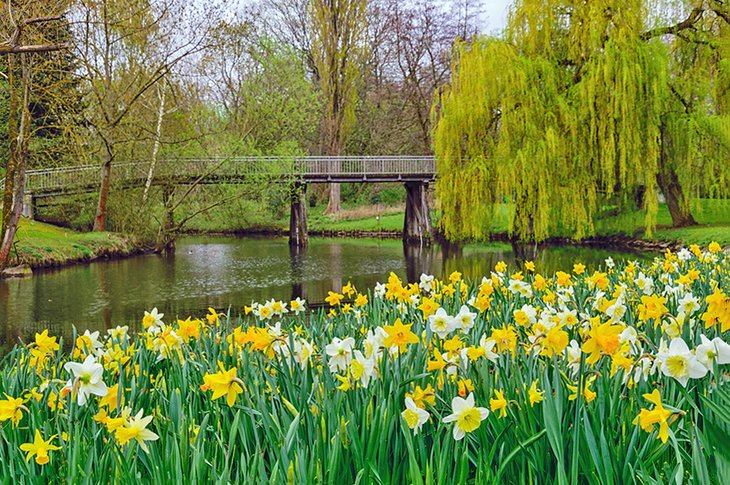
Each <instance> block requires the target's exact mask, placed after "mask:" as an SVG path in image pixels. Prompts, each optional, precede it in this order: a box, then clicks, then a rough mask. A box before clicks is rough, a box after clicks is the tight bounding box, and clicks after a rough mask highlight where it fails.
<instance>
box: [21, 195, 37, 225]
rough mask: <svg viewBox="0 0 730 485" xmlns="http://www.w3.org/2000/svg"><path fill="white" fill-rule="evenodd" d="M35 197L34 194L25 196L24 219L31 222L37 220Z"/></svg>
mask: <svg viewBox="0 0 730 485" xmlns="http://www.w3.org/2000/svg"><path fill="white" fill-rule="evenodd" d="M35 209H36V207H35V197H33V194H24V195H23V217H26V218H28V219H30V220H34V219H35V212H36V210H35Z"/></svg>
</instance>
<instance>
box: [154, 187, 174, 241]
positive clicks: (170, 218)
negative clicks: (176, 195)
mask: <svg viewBox="0 0 730 485" xmlns="http://www.w3.org/2000/svg"><path fill="white" fill-rule="evenodd" d="M173 191H174V189H173V188H172V187H171V186H165V187H164V188H163V190H162V206H163V209H162V210H163V214H162V223H161V224H160V232H159V234H158V235H157V248H156V249H157V251H159V252H165V253H173V252H175V235H176V232H177V230H178V229H179V228H176V227H175V212H174V211H175V209H174V205H173V200H172V195H173Z"/></svg>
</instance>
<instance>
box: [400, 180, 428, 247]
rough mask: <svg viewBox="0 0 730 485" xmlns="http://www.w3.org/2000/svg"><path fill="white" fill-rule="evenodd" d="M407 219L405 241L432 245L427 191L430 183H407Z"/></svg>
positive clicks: (405, 222) (404, 225) (404, 229)
mask: <svg viewBox="0 0 730 485" xmlns="http://www.w3.org/2000/svg"><path fill="white" fill-rule="evenodd" d="M405 186H406V217H405V221H404V224H403V240H404V241H405V242H418V243H426V244H430V242H431V235H432V228H431V213H430V211H429V209H428V200H427V199H426V191H427V190H428V182H422V181H421V182H406V183H405Z"/></svg>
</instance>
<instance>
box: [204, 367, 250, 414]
mask: <svg viewBox="0 0 730 485" xmlns="http://www.w3.org/2000/svg"><path fill="white" fill-rule="evenodd" d="M218 366H219V367H220V371H218V372H216V373H215V374H206V375H204V376H203V382H204V384H203V385H204V386H207V389H210V390H212V391H213V396H212V398H211V399H212V400H213V401H215V400H216V399H218V398H220V397H223V396H226V404H228V407H233V405H234V404H235V403H236V398H237V397H238V395H239V394H241V393H242V392H243V382H242V381H241V380H240V379H239V378H238V377H236V373H237V371H238V370H237V369H236V368H235V367H231V368H230V369H228V370H226V368H225V367H224V366H223V363H222V362H220V363H219V364H218Z"/></svg>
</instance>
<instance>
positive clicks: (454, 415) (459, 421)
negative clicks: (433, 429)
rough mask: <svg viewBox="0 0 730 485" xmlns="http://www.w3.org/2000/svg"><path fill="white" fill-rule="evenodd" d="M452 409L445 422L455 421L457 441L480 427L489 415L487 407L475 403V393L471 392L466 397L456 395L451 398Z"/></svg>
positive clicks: (455, 437)
mask: <svg viewBox="0 0 730 485" xmlns="http://www.w3.org/2000/svg"><path fill="white" fill-rule="evenodd" d="M451 411H452V412H451V414H449V415H448V416H446V417H445V418H444V419H443V422H444V423H454V439H455V440H457V441H458V440H460V439H462V438H464V436H466V433H471V432H473V431H475V430H476V429H477V428H479V426H480V425H481V424H482V421H484V420H485V419H487V416H489V410H488V409H487V408H481V407H476V405H475V404H474V393H471V394H469V396H467V398H466V399H463V398H460V397H458V396H456V397H454V399H452V400H451Z"/></svg>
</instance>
